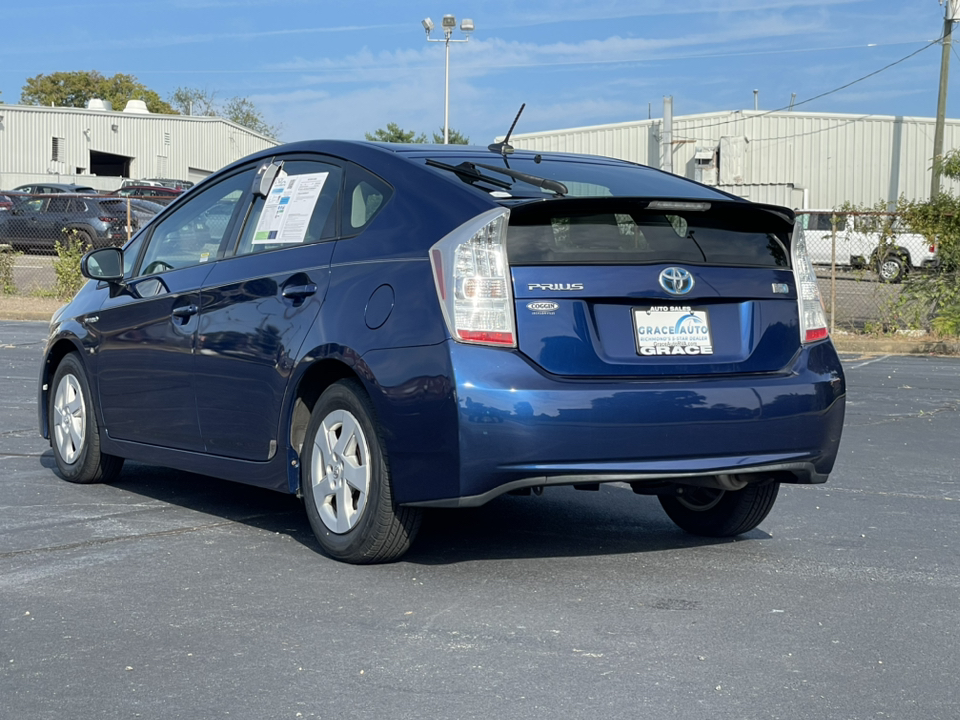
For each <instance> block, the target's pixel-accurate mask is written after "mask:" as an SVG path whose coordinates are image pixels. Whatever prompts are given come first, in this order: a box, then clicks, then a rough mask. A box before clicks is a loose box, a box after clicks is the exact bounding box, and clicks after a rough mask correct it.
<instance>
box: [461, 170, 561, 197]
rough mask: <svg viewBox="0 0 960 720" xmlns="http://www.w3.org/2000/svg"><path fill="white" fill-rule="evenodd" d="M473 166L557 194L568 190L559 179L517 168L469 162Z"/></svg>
mask: <svg viewBox="0 0 960 720" xmlns="http://www.w3.org/2000/svg"><path fill="white" fill-rule="evenodd" d="M470 164H471V165H473V166H475V167H481V168H483V169H484V170H491V171H493V172H496V173H500V174H501V175H507V176H508V177H512V178H513V179H514V180H519V181H520V182H525V183H527V184H528V185H533V186H534V187H538V188H543V189H544V190H552V191H553V192H555V193H556V194H557V195H566V194H567V193H568V192H570V191H569V190H568V189H567V186H566V185H564V184H563V183H562V182H560V181H559V180H548V179H547V178H542V177H537V176H536V175H528V174H527V173H525V172H520V171H519V170H511V169H510V168H502V167H497V166H496V165H486V164H484V163H470Z"/></svg>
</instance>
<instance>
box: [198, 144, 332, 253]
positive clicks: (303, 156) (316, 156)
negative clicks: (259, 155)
mask: <svg viewBox="0 0 960 720" xmlns="http://www.w3.org/2000/svg"><path fill="white" fill-rule="evenodd" d="M278 162H279V163H281V164H282V165H285V164H286V163H291V162H315V163H321V164H324V165H329V166H331V167H335V168H338V169H339V170H340V185H339V187H338V188H337V196H336V201H335V202H334V204H333V208H332V210H333V212H334V213H335V216H334V228H333V235H332V236H331V237H328V238H321V239H319V240H317V241H316V242H312V243H302V244H293V243H291V244H289V245H285V246H281V247H276V248H272V249H270V250H263V251H261V252H257V253H242V254H237V249H238V248H239V246H240V239H241V238H242V237H243V233H244V230H246V228H247V223H248V222H250V215H251V214H252V212H253V208H254V205H255V204H256V201H257V194H256V193H254V192H252V190H251V192H249V199H248V202H247V206H246V209H245V210H244V211H243V217H242V218H241V219H240V220H239V224H238V227H237V232H236V233H235V237H234V238H233V242H232V243H231V245H230V246H228V247H227V248H225V249H224V251H223V254H222V255H220V256H219V257H218V258H217V259H218V260H229V259H230V258H242V257H252V256H255V255H264V254H266V253H273V252H278V251H281V250H290V249H292V248H297V247H308V246H310V245H319V244H322V243H329V242H336V241H337V240H339V239H340V238H341V234H340V230H341V217H342V215H343V213H342V212H341V207H340V206H341V205H342V200H341V198H342V197H343V192H344V184H345V182H346V177H347V167H346V166H347V165H348V164H350V163H348V162H347V161H344V160H342V159H340V158H336V157H333V156H332V155H325V154H322V153H304V152H297V153H290V154H287V155H274V156H273V157H271V158H268V159H261V160H260V161H258V163H257V165H258V166H259V165H260V164H263V163H278Z"/></svg>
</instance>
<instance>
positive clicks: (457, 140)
mask: <svg viewBox="0 0 960 720" xmlns="http://www.w3.org/2000/svg"><path fill="white" fill-rule="evenodd" d="M447 138H448V139H449V141H450V144H451V145H469V144H470V138H468V137H467V136H466V135H461V134H460V133H459V132H458V131H457V130H454V129H453V128H450V129H448V130H447ZM433 141H434V142H435V143H438V144H439V143H442V142H443V128H442V127H441V128H440V132H439V133H434V134H433Z"/></svg>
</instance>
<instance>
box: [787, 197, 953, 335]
mask: <svg viewBox="0 0 960 720" xmlns="http://www.w3.org/2000/svg"><path fill="white" fill-rule="evenodd" d="M798 222H799V224H800V226H801V227H802V228H804V236H805V238H806V245H807V252H808V253H809V255H810V259H811V260H812V262H813V264H814V267H815V268H816V272H817V277H818V278H819V280H820V292H821V294H822V296H823V304H824V307H825V309H826V311H827V316H828V318H829V319H830V323H831V329H832V330H844V331H847V332H872V331H878V330H890V329H893V328H900V329H902V328H903V327H904V326H905V325H907V324H909V323H908V321H907V320H906V316H907V313H906V312H905V304H904V302H903V298H902V297H901V294H902V291H903V287H904V282H905V281H906V280H907V279H908V278H909V277H910V276H915V275H916V274H918V273H929V272H933V271H935V269H936V265H937V255H936V246H935V245H934V244H933V243H932V242H931V241H930V240H929V239H928V238H926V237H924V236H923V235H920V234H917V233H912V232H910V231H909V230H908V229H907V228H906V227H905V226H904V225H903V223H902V222H901V220H900V217H899V216H898V215H897V214H896V213H881V212H841V211H834V210H809V211H802V212H799V213H798Z"/></svg>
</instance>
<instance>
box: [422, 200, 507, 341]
mask: <svg viewBox="0 0 960 720" xmlns="http://www.w3.org/2000/svg"><path fill="white" fill-rule="evenodd" d="M509 218H510V211H509V210H507V209H499V208H498V209H494V210H489V211H487V212H485V213H483V214H482V215H478V216H477V217H475V218H473V219H472V220H470V221H468V222H466V223H464V224H463V225H461V226H460V227H458V228H456V229H455V230H453V231H452V232H450V233H449V234H447V236H446V237H444V238H443V239H442V240H440V242H438V243H437V244H436V245H434V246H433V247H432V248H430V264H431V265H432V266H433V279H434V282H435V284H436V287H437V297H438V298H439V299H440V307H441V308H442V310H443V319H444V320H445V321H446V323H447V329H448V330H449V331H450V335H451V336H452V337H453V339H454V340H457V341H458V342H464V343H475V344H480V345H495V346H498V347H516V344H517V343H516V332H515V330H514V317H513V288H512V287H511V280H510V267H509V265H508V264H507V221H508V220H509Z"/></svg>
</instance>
